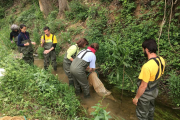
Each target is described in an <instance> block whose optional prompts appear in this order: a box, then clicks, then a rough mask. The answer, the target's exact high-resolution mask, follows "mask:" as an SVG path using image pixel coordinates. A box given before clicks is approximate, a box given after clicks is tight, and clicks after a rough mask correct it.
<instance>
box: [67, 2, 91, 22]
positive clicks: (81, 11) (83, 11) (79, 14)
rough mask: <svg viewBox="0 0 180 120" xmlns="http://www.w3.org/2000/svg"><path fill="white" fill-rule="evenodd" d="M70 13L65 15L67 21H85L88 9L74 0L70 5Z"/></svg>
mask: <svg viewBox="0 0 180 120" xmlns="http://www.w3.org/2000/svg"><path fill="white" fill-rule="evenodd" d="M69 6H70V8H71V9H70V11H66V12H65V15H66V18H67V19H69V20H72V19H76V20H82V21H85V20H86V18H87V17H88V16H87V11H88V7H87V6H86V5H83V4H82V3H81V2H80V1H78V0H75V1H71V2H70V4H69Z"/></svg>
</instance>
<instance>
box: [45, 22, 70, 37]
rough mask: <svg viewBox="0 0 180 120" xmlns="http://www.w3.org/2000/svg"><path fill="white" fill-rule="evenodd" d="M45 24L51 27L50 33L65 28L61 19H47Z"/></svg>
mask: <svg viewBox="0 0 180 120" xmlns="http://www.w3.org/2000/svg"><path fill="white" fill-rule="evenodd" d="M46 26H48V27H49V28H50V29H51V33H53V34H55V33H59V32H60V31H63V30H65V27H66V24H65V23H64V21H62V20H54V21H53V20H52V21H48V23H47V24H46Z"/></svg>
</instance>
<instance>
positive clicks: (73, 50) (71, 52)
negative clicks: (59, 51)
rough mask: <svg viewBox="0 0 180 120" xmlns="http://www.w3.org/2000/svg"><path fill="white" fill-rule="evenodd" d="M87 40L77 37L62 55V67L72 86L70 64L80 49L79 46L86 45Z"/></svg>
mask: <svg viewBox="0 0 180 120" xmlns="http://www.w3.org/2000/svg"><path fill="white" fill-rule="evenodd" d="M88 44H89V43H88V41H87V40H86V39H85V38H81V39H79V40H78V41H77V42H76V44H75V45H72V46H70V47H69V49H68V50H67V52H66V54H65V55H64V60H63V69H64V71H65V73H66V75H67V76H68V79H69V86H74V81H73V78H72V76H71V73H70V66H71V63H72V61H73V60H74V58H75V57H76V55H77V53H78V52H79V51H80V49H81V48H84V47H85V46H86V45H88Z"/></svg>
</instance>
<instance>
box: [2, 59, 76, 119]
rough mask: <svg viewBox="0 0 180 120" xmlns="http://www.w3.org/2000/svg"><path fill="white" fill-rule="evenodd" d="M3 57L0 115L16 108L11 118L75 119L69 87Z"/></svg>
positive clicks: (73, 103)
mask: <svg viewBox="0 0 180 120" xmlns="http://www.w3.org/2000/svg"><path fill="white" fill-rule="evenodd" d="M3 57H4V58H3V60H2V61H1V62H0V67H1V68H5V70H6V73H5V76H4V77H3V78H2V79H1V88H0V89H1V90H0V91H1V94H0V108H1V109H2V110H3V112H7V111H9V109H16V111H15V113H14V114H13V115H25V116H28V115H34V117H36V118H39V119H47V117H51V116H52V115H55V116H56V117H55V119H59V118H60V117H61V118H67V117H69V118H74V117H75V116H77V114H78V112H79V111H80V110H79V106H80V102H79V100H78V99H77V98H76V96H75V93H74V89H73V88H69V86H68V85H67V84H64V83H61V82H60V81H59V80H58V77H57V76H54V75H52V74H51V73H49V72H47V71H44V70H41V69H40V68H37V67H35V66H29V65H28V64H26V63H24V61H22V60H15V59H13V57H12V56H7V57H5V56H3ZM1 58H2V56H1ZM10 106H11V107H10ZM42 113H44V114H42ZM47 115H48V116H47ZM57 115H59V116H57Z"/></svg>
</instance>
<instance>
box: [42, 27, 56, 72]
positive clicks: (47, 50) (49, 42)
mask: <svg viewBox="0 0 180 120" xmlns="http://www.w3.org/2000/svg"><path fill="white" fill-rule="evenodd" d="M43 30H44V33H45V35H43V36H41V47H44V69H45V70H47V69H48V67H49V63H50V59H51V63H52V66H53V68H54V70H55V71H57V63H56V52H55V48H56V44H57V39H56V36H55V35H53V34H51V33H50V28H49V27H47V26H46V27H44V29H43Z"/></svg>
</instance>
